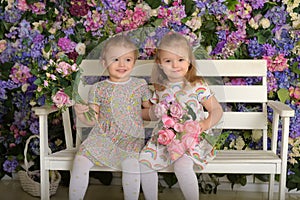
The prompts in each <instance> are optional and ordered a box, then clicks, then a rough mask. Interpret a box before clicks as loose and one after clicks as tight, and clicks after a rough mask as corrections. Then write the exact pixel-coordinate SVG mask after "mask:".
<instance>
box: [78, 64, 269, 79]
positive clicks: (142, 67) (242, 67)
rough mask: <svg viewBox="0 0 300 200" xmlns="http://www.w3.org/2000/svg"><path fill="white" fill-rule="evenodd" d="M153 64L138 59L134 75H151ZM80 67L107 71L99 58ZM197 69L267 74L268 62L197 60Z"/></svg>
mask: <svg viewBox="0 0 300 200" xmlns="http://www.w3.org/2000/svg"><path fill="white" fill-rule="evenodd" d="M153 65H154V63H153V60H138V61H137V63H136V65H135V70H134V71H133V75H139V76H149V75H150V74H151V73H149V72H151V70H152V67H153ZM97 66H98V67H97ZM80 67H81V68H83V69H84V74H85V75H90V76H95V75H96V74H98V75H104V71H105V68H103V67H101V63H100V61H99V60H83V61H82V63H81V65H80ZM197 69H198V70H197V72H198V75H201V76H205V77H210V76H213V77H220V76H234V77H251V76H266V71H267V64H266V61H265V60H197ZM105 75H107V73H105Z"/></svg>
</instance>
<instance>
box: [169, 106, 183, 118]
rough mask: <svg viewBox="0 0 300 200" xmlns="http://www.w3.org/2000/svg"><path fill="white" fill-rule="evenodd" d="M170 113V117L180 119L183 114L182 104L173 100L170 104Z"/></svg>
mask: <svg viewBox="0 0 300 200" xmlns="http://www.w3.org/2000/svg"><path fill="white" fill-rule="evenodd" d="M170 114H171V116H172V117H175V118H177V119H180V118H181V117H182V116H183V114H184V111H183V108H182V106H181V105H180V104H179V103H177V102H173V103H172V104H171V105H170Z"/></svg>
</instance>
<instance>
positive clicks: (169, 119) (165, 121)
mask: <svg viewBox="0 0 300 200" xmlns="http://www.w3.org/2000/svg"><path fill="white" fill-rule="evenodd" d="M161 120H162V122H163V124H164V127H166V128H172V127H173V126H174V125H175V123H176V122H175V120H174V119H173V118H172V117H169V116H168V115H163V116H162V118H161Z"/></svg>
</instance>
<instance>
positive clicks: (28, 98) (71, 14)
mask: <svg viewBox="0 0 300 200" xmlns="http://www.w3.org/2000/svg"><path fill="white" fill-rule="evenodd" d="M299 4H300V1H299V0H283V1H278V0H272V1H267V0H255V1H253V0H214V1H213V0H203V1H197V0H174V1H171V0H162V1H159V0H145V1H140V0H127V1H125V0H101V1H97V0H88V1H85V0H62V1H57V0H44V1H39V0H17V1H11V0H2V1H1V2H0V66H1V67H0V77H1V78H0V103H1V104H0V154H1V155H0V178H2V177H3V176H4V175H5V174H7V175H11V173H12V172H14V171H17V170H19V169H20V164H21V163H22V161H23V149H24V144H25V141H26V139H27V138H28V137H29V136H30V135H32V134H39V133H38V119H37V118H36V116H35V115H34V114H33V112H32V111H31V108H32V106H41V105H45V104H46V105H49V104H53V103H54V104H55V105H56V106H57V107H59V108H61V109H63V108H64V106H66V105H68V104H69V103H71V100H72V90H73V86H74V80H75V78H76V76H77V75H78V73H80V68H79V64H80V62H81V60H82V59H84V58H85V57H86V56H87V55H88V54H89V53H90V52H91V50H92V49H93V48H94V47H95V46H96V45H98V44H99V43H101V42H102V41H103V40H105V39H107V38H108V37H109V36H110V35H113V34H116V33H120V32H123V31H131V30H140V29H143V30H144V31H142V32H141V34H140V36H139V37H137V38H136V40H137V41H136V42H137V43H138V45H139V49H140V59H147V58H150V57H153V55H154V53H155V51H154V47H155V45H156V44H157V42H158V41H159V39H160V38H161V37H162V36H163V35H164V34H165V33H167V32H169V31H170V30H175V31H178V32H180V33H182V34H184V35H185V36H186V37H187V38H188V39H189V41H190V42H191V45H193V46H194V49H195V54H196V56H197V49H198V47H199V46H201V47H203V48H204V49H205V50H206V51H207V52H208V54H209V55H210V57H211V58H212V59H265V60H267V63H268V97H269V99H274V100H279V101H282V102H285V103H287V104H288V105H290V106H291V107H292V108H293V109H294V110H295V114H296V115H295V117H294V118H292V120H291V125H290V150H289V161H288V162H289V163H288V185H287V187H288V188H289V189H294V188H298V189H300V187H299V186H298V185H299V178H300V168H299V163H298V162H299V161H300V159H299V156H300V154H299V151H300V146H299V140H300V111H299V110H300V109H299V107H300V105H299V104H300V103H299V99H300V83H299V74H300V56H299V55H300V14H299V13H300V5H299ZM142 33H143V34H142ZM140 38H143V40H140ZM249 70H251V69H249ZM237 82H239V83H242V84H255V80H253V79H251V78H250V77H249V79H245V80H244V79H243V80H240V79H238V78H236V79H230V78H229V79H227V84H236V83H237ZM237 109H248V108H247V106H244V105H238V106H237ZM270 119H271V115H270ZM59 120H60V119H59V118H58V117H55V116H54V117H53V120H52V122H51V123H52V124H54V127H55V124H56V123H59ZM224 135H225V136H226V138H224V141H225V142H224V144H223V145H222V148H233V149H246V148H258V147H260V146H261V135H260V133H257V132H251V133H249V137H247V138H245V137H244V136H240V135H238V133H227V134H224ZM225 136H224V137H225ZM279 140H280V138H279ZM61 143H62V141H61V140H59V139H55V140H53V141H52V142H51V144H50V145H51V148H52V149H55V148H58V146H60V145H61ZM30 151H31V153H32V157H33V158H34V155H36V156H38V141H36V142H35V143H33V144H31V146H30ZM297 179H298V180H297ZM297 184H298V185H297Z"/></svg>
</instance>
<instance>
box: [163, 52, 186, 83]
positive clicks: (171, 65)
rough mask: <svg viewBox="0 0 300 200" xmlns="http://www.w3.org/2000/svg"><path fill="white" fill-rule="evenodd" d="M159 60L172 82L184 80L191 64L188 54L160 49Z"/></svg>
mask: <svg viewBox="0 0 300 200" xmlns="http://www.w3.org/2000/svg"><path fill="white" fill-rule="evenodd" d="M186 54H187V53H186ZM158 62H159V63H158V64H159V67H160V68H161V69H162V70H163V71H164V73H165V74H166V75H167V77H168V80H169V81H170V82H180V81H183V80H184V76H185V75H186V73H187V72H188V69H189V66H190V62H189V60H188V55H183V56H181V55H178V54H175V53H172V52H170V51H167V50H160V54H159V61H158Z"/></svg>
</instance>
